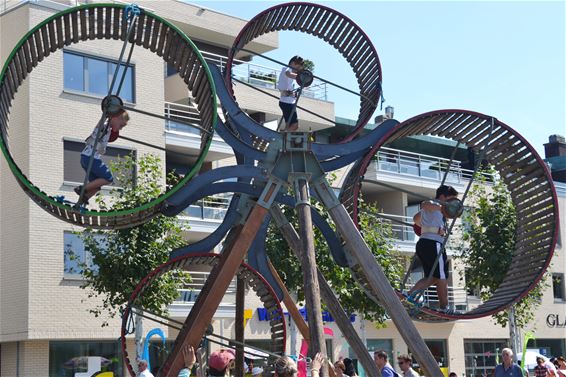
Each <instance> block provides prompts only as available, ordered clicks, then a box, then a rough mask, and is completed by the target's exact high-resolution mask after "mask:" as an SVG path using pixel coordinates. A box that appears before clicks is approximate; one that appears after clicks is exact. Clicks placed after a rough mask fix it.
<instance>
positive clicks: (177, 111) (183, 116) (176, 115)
mask: <svg viewBox="0 0 566 377" xmlns="http://www.w3.org/2000/svg"><path fill="white" fill-rule="evenodd" d="M163 111H164V115H165V116H166V117H167V118H169V119H170V120H166V121H165V129H166V130H168V131H177V132H183V133H188V134H192V135H200V130H199V129H198V128H196V127H191V126H190V125H187V124H184V123H190V124H194V125H197V126H200V124H201V123H200V116H199V113H198V110H197V109H195V108H194V107H193V106H187V105H181V104H178V103H174V102H165V103H164V109H163ZM175 120H178V121H179V122H176V121H175ZM181 122H182V123H181Z"/></svg>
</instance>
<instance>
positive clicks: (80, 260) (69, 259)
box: [63, 232, 104, 277]
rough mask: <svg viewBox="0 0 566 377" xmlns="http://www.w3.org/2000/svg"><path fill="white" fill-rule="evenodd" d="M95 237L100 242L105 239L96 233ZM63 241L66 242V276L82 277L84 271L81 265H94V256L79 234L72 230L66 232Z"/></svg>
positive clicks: (64, 272)
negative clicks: (87, 249) (86, 248)
mask: <svg viewBox="0 0 566 377" xmlns="http://www.w3.org/2000/svg"><path fill="white" fill-rule="evenodd" d="M95 239H96V240H97V242H99V243H100V242H103V241H104V236H102V235H96V236H95ZM63 242H64V244H65V247H64V260H65V266H64V270H63V274H64V276H65V277H80V275H81V272H82V269H81V266H82V265H83V264H86V265H87V266H89V267H90V268H93V267H94V266H93V262H92V257H91V255H90V253H88V252H87V251H86V250H85V246H84V243H83V240H82V239H81V238H80V236H79V235H77V234H75V233H72V232H64V235H63ZM93 269H94V268H93Z"/></svg>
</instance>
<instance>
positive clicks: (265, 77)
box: [202, 51, 328, 101]
mask: <svg viewBox="0 0 566 377" xmlns="http://www.w3.org/2000/svg"><path fill="white" fill-rule="evenodd" d="M202 56H203V57H204V59H205V60H206V61H207V62H209V63H213V64H216V65H217V66H218V67H219V68H220V69H221V70H222V71H224V69H225V68H226V61H227V60H228V58H227V57H225V56H222V55H217V54H212V53H210V52H206V51H203V52H202ZM280 72H281V68H278V69H276V68H273V67H266V66H263V65H259V64H254V63H250V62H246V61H243V60H237V59H236V60H234V64H233V66H232V74H233V76H234V78H235V79H238V80H240V81H244V82H247V83H248V84H252V85H254V86H258V87H263V88H267V89H277V80H278V79H279V73H280ZM302 95H303V96H305V97H308V98H312V99H316V100H319V101H328V87H327V84H326V83H325V82H322V81H320V80H318V79H314V81H313V83H312V85H311V86H309V87H308V88H305V89H304V90H303V94H302Z"/></svg>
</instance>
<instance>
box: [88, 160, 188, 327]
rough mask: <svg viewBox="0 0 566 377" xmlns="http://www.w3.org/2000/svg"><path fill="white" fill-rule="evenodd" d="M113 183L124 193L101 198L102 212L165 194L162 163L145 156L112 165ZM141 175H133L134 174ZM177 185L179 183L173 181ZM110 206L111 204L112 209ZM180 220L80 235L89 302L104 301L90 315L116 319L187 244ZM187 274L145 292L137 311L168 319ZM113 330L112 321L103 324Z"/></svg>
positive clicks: (162, 280) (157, 219) (166, 279)
mask: <svg viewBox="0 0 566 377" xmlns="http://www.w3.org/2000/svg"><path fill="white" fill-rule="evenodd" d="M112 171H113V173H114V178H115V180H116V181H117V182H120V184H121V185H122V188H120V189H114V190H112V192H111V194H110V196H111V197H110V198H108V197H105V198H103V197H101V196H97V198H96V202H97V204H98V205H99V206H100V208H101V210H110V211H112V210H119V209H124V208H132V207H136V206H139V205H141V204H142V203H145V202H147V201H148V200H149V199H151V198H155V197H157V196H159V195H160V194H161V193H162V192H163V190H164V189H165V188H164V187H163V186H162V185H161V184H160V182H162V181H163V176H162V170H161V160H160V158H159V157H158V156H156V155H152V154H149V155H145V156H143V157H141V158H140V159H139V160H138V161H136V160H135V159H134V158H132V157H131V156H127V157H125V158H123V159H120V160H119V161H118V162H117V163H114V164H112ZM134 171H135V172H136V174H132V172H134ZM170 179H172V180H174V179H175V178H174V177H168V182H170ZM108 203H110V204H108ZM181 230H182V229H181V227H180V225H179V223H178V220H177V219H176V218H171V217H165V216H161V215H159V216H157V217H155V218H153V219H152V220H151V221H149V222H147V223H145V224H142V225H138V226H135V227H132V228H128V229H119V230H109V231H100V230H92V229H87V230H85V231H84V232H82V233H80V234H79V235H80V237H81V238H82V240H83V242H84V245H85V251H86V253H87V254H90V256H91V258H92V259H91V260H92V263H90V264H84V263H83V264H82V265H81V268H82V272H81V273H82V276H83V277H84V279H85V282H84V284H83V285H82V288H83V289H86V290H87V291H88V297H89V298H90V297H99V298H101V300H102V301H101V303H100V304H99V305H97V306H95V307H94V308H92V309H89V311H90V312H91V313H92V314H94V315H95V316H96V317H98V316H100V315H102V314H103V313H105V314H106V315H107V316H108V317H109V318H113V317H114V316H115V315H116V314H117V313H119V311H120V310H121V309H122V308H123V307H124V305H125V304H126V302H127V301H128V299H129V297H130V295H131V294H132V292H133V290H134V288H135V287H136V285H137V284H138V283H139V282H140V281H141V280H142V279H143V278H144V277H145V276H146V275H147V274H149V273H150V272H151V271H152V270H153V269H155V268H156V267H157V266H159V265H160V264H162V263H165V262H166V261H167V260H168V258H169V253H170V252H171V251H172V250H173V249H175V248H177V247H180V246H182V245H183V244H184V241H183V238H182V236H181ZM188 279H189V276H188V275H186V274H185V273H182V272H175V273H173V272H171V273H168V274H165V275H164V276H163V277H161V278H160V279H157V280H156V282H155V283H154V284H153V285H152V286H150V287H149V288H148V289H147V290H146V291H144V293H143V296H142V297H141V298H140V300H139V301H138V302H137V306H140V307H143V308H144V309H146V310H150V311H153V312H156V313H160V314H163V313H164V312H165V311H166V307H167V306H168V305H169V304H170V303H172V302H173V300H174V299H175V298H176V297H177V295H178V292H177V288H178V286H179V285H180V284H182V283H183V282H185V281H188ZM102 325H103V326H106V325H108V322H107V320H105V321H104V322H103V324H102Z"/></svg>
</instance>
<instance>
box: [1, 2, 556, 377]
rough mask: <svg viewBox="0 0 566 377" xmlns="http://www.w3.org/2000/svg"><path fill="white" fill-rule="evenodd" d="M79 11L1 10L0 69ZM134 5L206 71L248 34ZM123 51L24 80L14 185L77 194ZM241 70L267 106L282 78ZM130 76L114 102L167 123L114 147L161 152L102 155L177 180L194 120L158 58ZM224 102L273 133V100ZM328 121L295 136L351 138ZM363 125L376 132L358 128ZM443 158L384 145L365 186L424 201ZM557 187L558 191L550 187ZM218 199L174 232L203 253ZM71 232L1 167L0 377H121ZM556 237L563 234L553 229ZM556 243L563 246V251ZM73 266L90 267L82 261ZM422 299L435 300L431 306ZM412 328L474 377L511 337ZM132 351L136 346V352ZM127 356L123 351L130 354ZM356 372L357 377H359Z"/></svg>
mask: <svg viewBox="0 0 566 377" xmlns="http://www.w3.org/2000/svg"><path fill="white" fill-rule="evenodd" d="M77 3H80V2H77V1H42V0H39V1H7V2H4V3H2V5H1V6H0V62H2V64H3V63H4V61H5V60H6V59H7V57H8V56H9V54H10V52H11V50H12V48H13V47H14V46H15V44H16V43H17V41H18V40H19V38H20V37H21V36H23V35H24V34H25V33H26V32H27V31H28V30H29V29H30V28H32V27H33V26H34V25H36V24H38V23H40V22H41V21H43V20H44V19H46V18H47V17H49V16H51V15H53V14H54V13H56V12H58V11H60V10H64V9H67V8H68V7H69V6H72V5H76V4H77ZM143 6H144V7H146V8H148V9H151V10H152V11H154V12H155V13H157V14H159V15H160V16H161V17H164V18H165V19H167V20H168V21H170V22H173V23H174V24H175V25H176V26H177V27H179V28H180V29H181V30H183V31H184V32H185V33H186V34H187V35H188V36H189V37H190V38H191V39H192V40H193V41H194V42H195V44H196V45H197V47H198V48H199V49H200V50H201V52H202V54H203V56H204V57H205V59H206V60H208V61H211V62H214V63H216V64H218V65H220V66H222V65H223V64H225V61H226V55H227V51H228V49H229V48H230V47H231V45H232V41H233V40H234V38H235V37H236V35H237V34H238V32H239V31H240V29H241V28H242V27H243V26H244V25H245V22H246V20H242V19H238V18H235V17H232V16H230V15H226V14H222V13H220V12H217V11H215V10H212V9H207V8H202V7H199V6H194V5H191V4H187V3H185V2H181V1H144V2H143ZM120 47H121V44H120V43H119V42H116V41H102V40H93V41H87V42H83V43H79V44H73V45H69V46H67V47H65V48H64V49H62V50H59V51H57V52H55V53H53V54H52V55H51V56H50V57H49V58H48V59H46V60H45V61H44V62H42V63H41V64H40V65H39V66H38V67H37V68H36V69H34V71H33V72H32V74H31V75H30V76H29V77H28V78H27V79H26V82H25V83H24V84H23V85H22V87H21V88H20V90H19V91H18V94H17V97H16V99H15V101H14V106H13V109H12V113H11V121H13V122H14V123H17V124H18V127H15V128H14V129H11V133H10V145H11V148H12V153H13V154H14V156H15V159H16V160H17V162H18V164H19V166H20V167H21V168H22V170H23V171H24V172H25V174H26V175H27V176H29V177H30V178H31V179H32V180H33V181H34V182H35V183H36V184H37V185H38V186H39V187H41V188H42V189H44V190H45V191H46V192H50V193H56V194H58V195H66V196H71V197H72V196H73V195H74V193H73V191H72V190H73V188H74V187H75V186H76V185H77V184H79V183H81V182H82V178H83V174H84V173H83V172H82V169H81V168H80V166H78V154H79V153H80V151H81V149H82V141H83V140H84V138H85V137H86V136H87V135H88V134H89V133H90V132H91V130H92V128H93V127H94V124H95V123H96V121H97V120H98V117H99V116H100V110H99V106H100V99H101V98H102V97H103V96H104V94H105V91H106V90H107V89H108V86H107V85H108V78H109V77H110V76H111V74H112V72H113V68H114V67H115V64H116V61H117V57H118V56H119V53H120ZM277 47H278V36H277V33H272V34H268V35H265V36H263V37H261V38H259V39H257V40H256V41H254V43H253V45H252V46H250V48H251V49H252V50H254V51H255V52H258V53H264V52H268V51H271V50H274V49H276V48H277ZM238 59H239V61H238V64H237V67H236V68H235V69H234V74H235V75H236V76H237V77H239V79H241V80H243V81H246V82H247V83H249V84H252V85H254V86H256V87H258V88H262V89H263V90H267V91H270V92H273V94H277V91H276V90H275V85H274V82H273V79H272V78H273V77H277V75H278V72H279V70H280V67H275V66H270V67H267V66H262V65H257V64H254V62H253V60H252V56H251V55H249V54H248V55H246V54H242V55H239V56H238ZM129 72H130V73H129V74H128V75H127V77H126V81H125V84H124V92H123V98H124V100H125V101H126V102H127V103H128V104H129V105H131V106H135V107H136V108H139V109H143V110H145V111H150V112H153V113H156V114H163V115H165V116H167V117H169V118H171V119H170V120H168V121H163V120H159V119H155V118H150V117H144V116H139V115H133V116H132V121H131V122H130V124H129V125H128V126H127V127H126V128H125V129H124V133H123V134H124V135H125V136H128V137H131V138H135V139H140V140H151V142H152V143H153V144H157V145H158V146H160V147H162V148H163V149H164V151H162V150H156V149H153V148H150V147H147V146H144V145H140V144H135V143H128V142H126V141H124V140H120V141H119V142H117V143H114V144H113V145H112V148H109V153H108V155H109V157H110V158H117V157H119V156H121V155H123V154H126V153H130V152H132V151H133V152H134V153H135V155H136V156H141V155H143V154H145V153H154V154H158V155H159V156H160V157H161V158H162V161H163V164H164V168H165V169H164V170H165V171H169V170H173V169H175V170H176V171H177V172H179V173H181V174H182V173H183V172H184V171H186V170H187V166H190V164H191V162H193V161H191V160H190V158H189V159H187V158H186V157H180V156H181V154H183V155H187V154H188V155H190V154H194V153H195V152H196V151H198V150H199V148H200V137H199V135H198V134H196V133H195V130H194V128H191V127H188V126H186V125H185V124H183V123H182V122H176V121H175V120H176V119H177V120H182V121H187V120H188V121H191V120H194V119H196V115H195V114H196V113H195V108H194V104H193V103H192V102H191V99H190V97H189V95H188V92H187V89H186V85H183V82H182V80H181V79H180V78H179V77H178V76H177V75H175V74H172V71H171V69H170V67H167V66H166V64H164V63H163V60H162V59H161V58H160V57H158V56H156V55H154V54H152V53H151V52H149V51H148V50H143V49H135V50H134V54H133V56H132V59H131V61H130V70H129ZM316 87H317V88H318V89H317V90H313V91H312V92H307V93H305V94H304V97H303V99H302V100H301V101H302V105H303V106H305V107H312V108H316V109H317V111H318V112H319V113H320V114H321V115H323V116H325V117H327V118H328V117H331V118H333V117H334V106H333V103H332V102H330V101H328V100H327V98H326V97H325V93H326V91H325V90H324V85H317V86H316ZM235 90H236V92H235V95H236V98H237V99H238V103H239V105H240V107H241V108H242V109H244V110H245V111H246V112H247V113H248V114H249V115H250V116H251V117H253V118H254V119H256V120H258V121H261V122H265V123H269V124H273V122H277V120H278V118H279V116H280V114H279V113H280V111H279V108H278V106H277V100H276V99H273V98H270V97H267V96H258V94H257V92H256V91H254V90H253V89H252V88H249V87H247V86H245V85H238V86H237V87H236V89H235ZM386 116H391V115H390V114H388V115H386ZM336 120H337V122H338V123H339V127H335V128H332V129H329V128H328V124H325V123H324V122H321V121H320V120H319V119H318V118H316V117H313V116H310V115H307V114H305V115H304V118H302V119H301V125H302V126H303V127H307V129H310V130H313V131H319V132H317V139H318V140H332V139H333V138H334V137H337V134H338V133H339V132H344V131H347V130H348V129H349V127H351V126H352V122H351V121H349V120H347V119H341V118H336ZM270 122H271V123H270ZM372 126H375V125H369V126H368V127H372ZM46 130H48V131H46ZM554 141H556V140H554ZM552 142H553V140H551V143H552ZM558 142H560V140H558ZM453 148H454V145H453V144H451V143H449V142H446V141H440V140H438V139H435V138H421V139H418V140H415V139H410V140H406V141H403V142H400V143H397V144H393V145H388V146H387V147H386V148H383V149H381V150H380V152H379V153H380V154H379V156H377V158H376V159H375V161H374V162H373V163H372V164H373V165H372V166H371V167H370V169H369V170H368V174H372V175H373V177H374V179H379V180H382V181H384V182H388V183H391V184H394V185H399V187H402V188H405V189H406V190H408V191H418V192H419V193H422V194H425V195H428V196H431V197H432V196H433V195H434V190H435V189H436V187H437V186H438V184H439V182H440V180H441V177H440V176H439V174H438V172H437V171H435V170H433V169H429V168H428V167H430V166H435V165H436V166H438V165H442V164H446V163H447V162H448V161H449V159H450V154H451V152H452V149H453ZM559 150H561V149H559ZM466 157H467V155H466V151H465V150H462V151H459V153H458V158H457V159H456V160H455V161H454V162H453V168H452V173H451V174H450V175H449V177H448V182H449V183H450V184H453V185H454V186H455V187H456V188H457V189H459V191H463V188H464V187H465V185H466V184H467V182H468V180H469V178H470V173H471V170H470V169H469V166H468V165H466V162H467V161H466ZM548 157H549V159H550V158H553V160H552V166H553V169H554V168H556V169H559V167H560V166H563V165H560V163H559V161H562V160H560V158H559V157H560V155H559V154H558V155H553V156H548ZM555 157H558V158H555ZM390 161H396V163H392V162H390ZM232 163H234V158H233V152H232V150H231V148H230V147H229V145H227V144H226V143H225V142H224V141H223V140H222V139H221V138H219V137H218V136H215V137H214V138H213V140H212V144H211V147H210V149H209V152H208V154H207V156H206V160H205V163H204V165H203V167H202V170H203V171H206V170H209V169H213V168H215V167H218V166H225V165H230V164H232ZM342 173H344V172H342ZM555 179H556V180H557V181H558V180H559V177H558V176H557V177H555ZM339 182H340V181H338V183H337V184H338V185H339ZM557 189H558V194H559V201H560V206H561V212H562V213H565V212H566V211H565V206H566V201H565V198H566V184H564V183H560V182H557ZM104 192H108V189H107V188H106V189H105V190H104ZM364 195H365V196H366V197H367V198H369V199H371V200H374V201H376V202H377V203H378V204H379V205H380V208H382V211H383V213H384V214H387V215H388V216H390V217H395V218H398V219H400V220H408V219H409V218H411V217H412V215H413V214H414V213H415V212H416V211H417V210H418V203H419V201H420V200H419V199H418V198H417V197H413V196H411V195H409V194H406V193H403V192H398V191H394V190H384V189H375V188H371V187H366V188H364ZM229 200H230V197H229V196H228V195H219V196H217V197H215V198H205V199H203V200H201V201H199V202H196V203H194V204H192V205H190V206H189V207H187V209H186V210H185V212H184V213H183V214H182V215H181V216H180V220H181V221H183V222H185V223H187V224H188V225H189V226H190V229H189V230H188V231H187V232H186V237H187V241H188V242H194V241H198V240H201V239H203V238H204V237H206V236H207V235H209V234H210V233H211V232H213V231H214V230H215V229H216V227H217V226H218V225H219V224H220V222H221V221H222V218H223V216H224V214H225V213H226V209H227V206H228V203H229ZM212 202H213V203H212ZM75 230H79V229H78V228H76V227H73V226H70V225H69V224H66V223H63V222H61V221H59V220H57V219H55V218H54V217H51V216H50V215H49V214H47V213H46V212H45V211H43V210H42V209H40V208H39V207H38V206H37V205H35V203H33V202H32V201H31V200H30V199H29V198H28V197H27V196H26V195H25V194H24V193H23V192H22V190H21V188H20V187H19V186H18V184H17V183H16V182H15V180H14V178H13V177H12V175H11V174H10V173H9V169H8V167H7V164H6V161H5V160H4V159H2V160H1V162H0V376H2V377H4V376H9V377H11V376H22V377H24V376H49V377H55V376H57V377H59V376H81V377H82V376H86V375H87V373H88V371H89V369H88V363H87V362H85V360H88V359H86V358H87V357H96V356H100V357H101V358H103V359H100V360H98V362H99V369H100V366H102V367H103V369H106V370H109V371H112V372H113V374H114V375H115V376H122V375H126V373H127V372H126V371H125V368H124V367H123V365H122V363H121V360H122V359H121V350H120V344H119V342H118V341H117V338H118V337H119V334H120V321H119V319H115V320H110V322H109V326H107V327H104V328H103V327H101V326H100V325H101V322H102V321H101V320H100V319H98V318H95V317H93V316H92V315H91V314H89V313H88V309H89V308H91V307H92V306H93V305H94V304H96V302H95V301H93V300H92V299H86V293H85V291H84V290H82V289H80V285H81V283H82V281H81V280H80V277H79V276H78V275H77V274H76V267H77V266H76V262H75V261H73V260H71V259H69V258H68V257H67V256H66V254H65V249H66V248H67V247H73V248H74V249H78V250H80V249H81V245H80V241H79V240H78V238H77V237H76V236H75V235H74V234H73V231H75ZM393 230H394V234H395V238H396V245H397V247H398V249H399V250H400V251H401V252H403V253H406V254H407V255H411V253H412V252H413V251H414V245H415V242H416V239H415V236H414V234H413V232H412V230H411V229H408V228H407V227H406V226H399V225H395V224H394V225H393ZM561 232H564V230H563V229H561ZM563 237H564V235H563V234H562V235H561V239H563ZM562 251H563V246H562V244H560V245H559V246H558V247H557V250H556V257H555V260H554V263H553V265H552V273H553V276H556V279H554V280H553V282H554V283H555V284H554V285H553V287H552V289H549V290H548V292H546V293H545V296H544V299H543V303H542V305H541V309H540V310H539V311H538V312H537V318H536V321H535V323H534V324H533V326H536V330H535V336H536V338H537V339H536V341H535V344H534V345H533V347H536V348H539V349H540V350H541V351H542V352H546V353H548V354H552V355H558V354H564V353H566V346H565V343H564V342H565V340H564V338H566V333H565V332H566V330H565V327H564V323H565V322H566V318H565V315H566V310H565V308H566V305H565V304H566V301H565V292H564V279H563V277H564V273H565V270H566V268H565V266H566V260H565V259H564V255H563V253H562ZM82 257H83V258H85V260H86V261H88V256H87V255H82ZM206 276H207V272H206V271H194V274H193V277H194V286H192V287H186V289H181V290H180V296H179V299H178V300H177V301H176V302H175V303H174V304H173V305H172V306H171V310H170V312H171V314H172V316H173V317H175V318H177V319H180V320H182V318H183V317H184V316H186V314H187V313H188V312H189V311H190V308H191V307H192V305H193V303H194V297H193V296H192V295H186V294H185V293H186V292H187V291H194V290H196V291H198V287H199V284H202V281H203V280H204V279H205V278H206ZM417 277H418V275H415V276H414V278H417ZM450 291H451V300H453V302H454V303H455V304H457V305H459V306H461V307H462V308H463V309H465V307H466V305H469V304H470V303H471V302H473V300H477V298H475V297H474V296H473V295H471V294H470V292H467V291H466V289H465V288H464V287H463V286H461V285H460V284H459V282H458V281H456V280H453V281H451V284H450ZM430 299H431V300H434V297H431V298H430ZM245 308H246V310H245V313H246V319H247V324H246V332H245V337H246V342H248V343H249V344H250V345H255V346H259V347H264V346H266V344H268V343H269V341H270V340H269V337H270V334H269V320H268V318H267V317H266V316H265V313H264V311H263V310H262V305H261V303H260V301H259V299H258V298H257V297H256V296H255V295H254V294H253V293H251V292H250V293H248V294H247V296H246V302H245ZM325 316H326V317H325V321H326V326H327V327H329V328H330V329H332V330H333V332H334V335H333V336H330V335H329V336H328V337H327V340H326V341H327V348H328V350H329V353H330V355H331V357H332V358H334V359H335V358H338V357H339V356H344V357H353V358H355V355H354V354H353V353H352V351H351V350H350V349H349V347H348V345H347V344H345V343H344V341H343V338H342V337H341V335H340V331H339V329H338V328H337V327H336V326H335V324H334V323H333V320H332V317H331V316H328V315H326V314H325ZM234 317H235V294H234V286H231V288H230V289H229V290H228V292H226V295H225V297H224V300H223V302H222V304H221V306H220V308H219V310H218V311H217V312H216V315H215V317H214V320H213V323H212V324H213V328H214V332H215V333H217V334H219V335H221V336H224V337H226V338H233V337H234ZM352 321H353V323H354V326H355V327H356V328H357V329H359V333H360V336H361V337H362V339H364V341H365V342H366V343H367V346H368V349H369V350H370V351H371V350H375V349H386V350H388V351H389V352H390V353H391V355H392V356H394V355H398V354H400V353H406V352H407V346H406V344H405V343H404V342H403V340H402V338H401V337H400V335H399V333H398V332H397V331H396V329H395V328H394V326H393V325H392V324H391V323H389V322H388V323H387V326H386V327H385V328H380V329H376V328H375V326H374V325H373V324H371V323H368V322H366V321H360V320H359V317H355V316H352ZM416 325H417V328H418V329H419V331H420V333H421V335H422V336H423V338H424V339H425V340H426V342H427V344H428V345H429V347H430V348H431V350H432V351H433V354H434V355H435V357H436V358H437V359H438V361H439V362H440V363H441V364H442V365H443V366H444V367H448V368H449V369H450V370H454V371H457V372H458V374H459V375H461V374H462V373H466V375H468V376H471V375H474V376H475V375H478V374H479V373H481V372H482V371H487V370H489V368H490V367H492V366H493V365H494V364H495V356H494V354H495V352H496V351H497V350H498V349H501V347H502V346H503V345H505V344H507V343H508V338H509V331H508V329H505V328H501V327H500V326H497V325H495V324H494V323H493V321H492V320H491V319H490V318H484V319H479V320H474V321H456V322H451V323H446V324H425V323H417V324H416ZM152 327H159V325H158V324H152V323H146V325H145V328H144V329H145V330H146V331H149V330H150V329H151V328H152ZM478 329H482V331H481V332H480V331H478ZM164 330H165V333H166V336H168V337H169V338H172V337H174V334H173V333H168V332H167V329H164ZM288 330H289V331H288V334H289V341H288V342H287V344H288V346H287V347H288V352H289V353H290V354H296V353H297V352H298V347H299V346H300V341H301V338H300V335H299V334H298V333H297V330H296V327H295V326H294V324H292V323H289V329H288ZM130 346H131V347H133V339H132V341H131V343H130V344H129V347H130ZM211 347H216V346H215V345H212V346H211ZM529 347H531V345H529ZM132 350H133V348H130V349H129V352H130V353H131V352H132ZM158 360H159V355H158V349H157V348H156V347H153V348H152V349H151V352H150V361H151V362H153V363H154V365H155V364H156V363H157V362H158ZM99 369H97V370H99ZM81 373H82V374H81ZM360 373H361V374H363V371H360Z"/></svg>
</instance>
